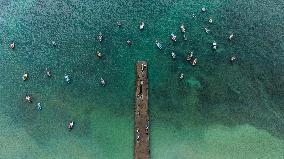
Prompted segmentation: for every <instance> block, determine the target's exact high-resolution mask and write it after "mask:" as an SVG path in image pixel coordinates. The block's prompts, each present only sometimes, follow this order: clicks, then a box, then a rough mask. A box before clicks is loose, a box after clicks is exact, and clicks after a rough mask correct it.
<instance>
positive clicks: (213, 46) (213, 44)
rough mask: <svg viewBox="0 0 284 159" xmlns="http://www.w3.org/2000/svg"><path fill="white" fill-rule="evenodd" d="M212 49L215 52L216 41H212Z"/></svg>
mask: <svg viewBox="0 0 284 159" xmlns="http://www.w3.org/2000/svg"><path fill="white" fill-rule="evenodd" d="M212 48H213V50H216V49H217V43H216V41H214V42H213V43H212Z"/></svg>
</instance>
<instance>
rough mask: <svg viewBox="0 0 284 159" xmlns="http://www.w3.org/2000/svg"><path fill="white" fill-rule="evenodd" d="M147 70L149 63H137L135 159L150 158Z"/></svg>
mask: <svg viewBox="0 0 284 159" xmlns="http://www.w3.org/2000/svg"><path fill="white" fill-rule="evenodd" d="M147 70H148V65H147V62H145V61H138V62H137V64H136V72H137V74H136V96H135V98H136V103H135V128H134V134H135V135H134V136H135V139H134V159H149V158H150V149H149V148H150V147H149V142H150V138H149V114H148V75H147V74H148V72H147Z"/></svg>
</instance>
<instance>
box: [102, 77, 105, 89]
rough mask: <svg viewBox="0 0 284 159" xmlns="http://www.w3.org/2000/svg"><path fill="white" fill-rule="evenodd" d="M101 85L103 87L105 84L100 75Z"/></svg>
mask: <svg viewBox="0 0 284 159" xmlns="http://www.w3.org/2000/svg"><path fill="white" fill-rule="evenodd" d="M101 85H102V86H103V87H104V86H105V85H106V82H105V80H104V79H103V78H102V77H101Z"/></svg>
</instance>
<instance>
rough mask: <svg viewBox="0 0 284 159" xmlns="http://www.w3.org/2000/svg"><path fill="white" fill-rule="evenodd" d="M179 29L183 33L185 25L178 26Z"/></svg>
mask: <svg viewBox="0 0 284 159" xmlns="http://www.w3.org/2000/svg"><path fill="white" fill-rule="evenodd" d="M180 31H181V32H182V33H185V27H184V25H183V24H182V25H181V26H180Z"/></svg>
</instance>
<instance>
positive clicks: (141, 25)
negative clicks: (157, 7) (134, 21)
mask: <svg viewBox="0 0 284 159" xmlns="http://www.w3.org/2000/svg"><path fill="white" fill-rule="evenodd" d="M144 25H145V23H144V22H143V21H142V22H141V23H140V25H139V29H140V30H143V29H144Z"/></svg>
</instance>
